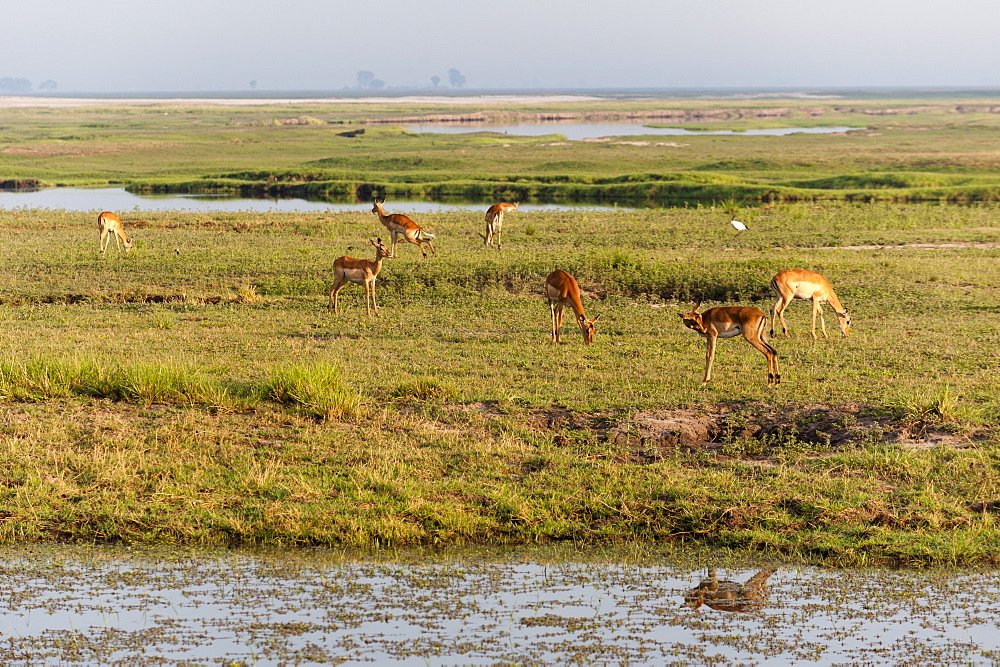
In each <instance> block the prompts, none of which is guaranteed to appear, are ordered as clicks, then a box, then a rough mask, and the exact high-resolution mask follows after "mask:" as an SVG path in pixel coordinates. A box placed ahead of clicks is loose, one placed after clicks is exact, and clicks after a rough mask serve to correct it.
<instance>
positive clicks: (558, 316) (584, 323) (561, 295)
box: [545, 269, 600, 345]
mask: <svg viewBox="0 0 1000 667" xmlns="http://www.w3.org/2000/svg"><path fill="white" fill-rule="evenodd" d="M545 295H546V296H547V297H548V299H549V314H550V315H551V316H552V342H553V343H558V342H560V341H561V339H560V337H559V330H560V329H561V328H562V319H563V307H565V306H569V307H570V308H572V309H573V313H574V314H575V315H576V323H577V324H578V325H580V333H581V334H583V342H584V343H586V344H587V345H591V344H593V342H594V322H596V321H597V318H598V317H600V315H598V316H597V317H595V318H594V319H592V320H588V319H587V315H586V314H585V313H584V312H583V302H582V301H580V285H579V284H577V282H576V278H574V277H573V276H571V275H570V274H568V273H566V272H565V271H562V270H560V269H556V270H555V271H553V272H552V273H550V274H549V275H548V277H547V278H546V279H545Z"/></svg>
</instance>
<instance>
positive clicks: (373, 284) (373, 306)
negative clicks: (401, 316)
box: [372, 280, 378, 317]
mask: <svg viewBox="0 0 1000 667" xmlns="http://www.w3.org/2000/svg"><path fill="white" fill-rule="evenodd" d="M372 309H373V310H374V311H375V317H378V303H376V301H375V281H374V280H373V281H372Z"/></svg>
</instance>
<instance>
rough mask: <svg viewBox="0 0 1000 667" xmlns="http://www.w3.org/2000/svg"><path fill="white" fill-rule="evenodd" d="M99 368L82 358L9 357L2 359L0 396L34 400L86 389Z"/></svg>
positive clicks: (77, 392)
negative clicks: (67, 359)
mask: <svg viewBox="0 0 1000 667" xmlns="http://www.w3.org/2000/svg"><path fill="white" fill-rule="evenodd" d="M99 373H100V371H99V369H98V367H97V366H96V365H94V364H93V363H91V362H87V361H81V360H70V361H65V360H49V359H43V358H41V357H35V358H32V359H27V360H21V359H7V360H4V361H2V362H0V396H3V397H4V398H6V399H8V400H12V401H22V402H29V403H30V402H35V401H44V400H46V399H50V398H65V397H68V396H71V395H73V394H79V393H83V392H82V388H83V387H86V386H88V385H90V384H91V383H92V382H94V380H95V378H96V377H97V376H98V375H99Z"/></svg>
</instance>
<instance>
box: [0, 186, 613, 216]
mask: <svg viewBox="0 0 1000 667" xmlns="http://www.w3.org/2000/svg"><path fill="white" fill-rule="evenodd" d="M391 203H392V207H393V209H394V210H395V211H396V212H399V213H436V212H442V211H466V210H474V211H478V210H482V211H485V210H486V208H487V207H488V206H489V205H490V204H492V203H493V202H485V203H481V202H455V203H442V202H430V201H395V200H393V201H392V202H391ZM366 207H367V208H366ZM15 208H27V209H46V208H48V209H57V210H67V211H88V212H93V213H94V215H97V213H98V212H100V211H117V212H119V213H121V212H123V211H190V212H195V213H210V212H232V213H239V212H243V211H252V212H255V213H309V212H329V211H364V212H367V211H368V210H369V209H370V208H371V202H367V203H359V202H344V203H337V202H327V201H309V200H306V199H294V198H292V199H249V198H234V197H229V196H224V195H208V194H198V195H188V194H172V195H136V194H132V193H131V192H126V191H125V189H124V188H94V189H90V188H50V189H47V190H34V191H12V190H0V209H15ZM520 209H521V210H522V211H567V210H593V211H610V210H630V209H627V208H619V207H617V206H591V205H573V204H522V205H521V207H520Z"/></svg>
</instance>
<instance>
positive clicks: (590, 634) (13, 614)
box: [0, 547, 1000, 665]
mask: <svg viewBox="0 0 1000 667" xmlns="http://www.w3.org/2000/svg"><path fill="white" fill-rule="evenodd" d="M0 562H2V563H3V569H2V571H0V579H2V583H3V590H4V595H3V596H2V597H0V627H2V629H3V633H4V635H5V640H4V641H3V642H2V643H0V659H2V660H3V661H4V662H24V661H30V662H38V661H44V662H60V663H102V664H103V663H120V662H125V663H128V662H133V661H136V660H141V661H143V662H149V661H154V662H157V663H168V664H206V663H223V662H224V663H226V664H234V663H235V664H283V663H290V664H361V663H371V662H376V663H383V664H385V663H392V664H401V665H410V664H412V665H419V664H426V663H427V662H432V663H434V664H497V663H498V662H502V663H518V664H555V663H559V664H564V663H580V662H584V663H595V662H597V663H615V664H625V663H655V664H664V663H677V662H679V663H692V662H693V663H697V664H735V663H739V664H768V663H774V662H780V663H782V664H792V663H794V664H844V663H854V664H857V663H864V664H899V663H900V662H907V663H913V662H920V663H925V664H926V663H933V664H956V663H962V664H974V663H984V662H985V663H989V662H993V661H995V660H996V658H997V657H998V655H1000V640H998V637H1000V634H998V632H997V626H996V621H995V619H994V618H993V614H992V610H993V609H995V607H996V605H997V603H998V599H997V598H998V596H1000V577H998V575H997V574H996V573H995V572H978V573H975V574H973V573H969V572H965V571H961V570H942V571H934V572H925V571H924V572H914V571H905V570H903V571H900V570H884V569H878V568H865V569H858V570H850V571H841V570H830V569H823V568H817V567H814V566H809V565H805V564H801V563H797V564H788V563H786V564H781V565H775V564H774V563H757V564H755V565H750V564H748V563H746V562H743V563H740V561H739V559H732V558H730V559H728V560H727V559H726V558H724V557H720V556H719V555H718V554H710V553H700V552H693V551H689V552H683V551H682V552H677V551H671V550H667V549H659V550H655V549H654V550H651V551H636V550H634V549H630V550H617V551H616V550H599V549H597V550H595V549H580V548H572V547H563V548H560V549H551V548H549V549H539V548H534V549H523V548H520V549H516V548H514V549H500V550H495V549H494V550H455V551H449V552H444V553H443V552H408V553H389V554H381V555H370V554H369V555H364V554H359V553H350V552H338V551H324V550H299V551H295V552H287V551H283V552H280V553H269V552H245V551H207V552H206V551H198V552H190V551H185V550H178V549H142V548H138V549H127V550H126V549H118V548H108V547H98V548H95V547H72V548H67V547H62V548H59V549H55V548H52V547H8V548H6V549H5V550H4V551H3V552H2V554H0Z"/></svg>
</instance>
